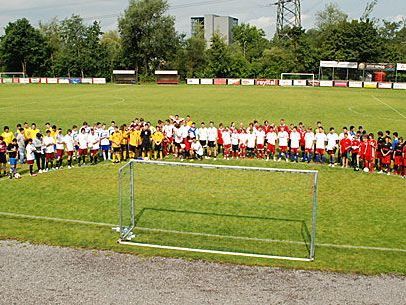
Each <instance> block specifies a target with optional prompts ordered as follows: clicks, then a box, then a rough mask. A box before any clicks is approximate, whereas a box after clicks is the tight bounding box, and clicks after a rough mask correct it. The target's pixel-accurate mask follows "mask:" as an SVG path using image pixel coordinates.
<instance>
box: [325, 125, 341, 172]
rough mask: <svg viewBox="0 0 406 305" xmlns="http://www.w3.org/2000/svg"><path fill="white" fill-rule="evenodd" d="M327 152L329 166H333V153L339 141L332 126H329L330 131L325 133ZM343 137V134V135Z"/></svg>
mask: <svg viewBox="0 0 406 305" xmlns="http://www.w3.org/2000/svg"><path fill="white" fill-rule="evenodd" d="M326 137H327V152H328V154H329V156H330V163H329V166H331V167H334V164H335V154H336V151H337V146H338V143H339V136H338V135H337V133H336V132H335V131H334V128H333V127H331V128H330V132H329V133H328V134H327V136H326ZM343 139H344V136H343Z"/></svg>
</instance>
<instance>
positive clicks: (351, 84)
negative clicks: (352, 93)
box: [348, 81, 363, 88]
mask: <svg viewBox="0 0 406 305" xmlns="http://www.w3.org/2000/svg"><path fill="white" fill-rule="evenodd" d="M362 86H363V83H362V82H358V81H349V82H348V87H350V88H362Z"/></svg>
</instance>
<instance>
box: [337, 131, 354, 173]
mask: <svg viewBox="0 0 406 305" xmlns="http://www.w3.org/2000/svg"><path fill="white" fill-rule="evenodd" d="M351 144H352V143H351V140H350V139H349V138H348V133H347V132H346V133H344V138H343V139H341V141H340V154H341V160H342V164H343V165H342V167H343V168H347V167H348V159H349V155H350V149H351Z"/></svg>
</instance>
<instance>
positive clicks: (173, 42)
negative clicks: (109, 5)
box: [118, 0, 179, 74]
mask: <svg viewBox="0 0 406 305" xmlns="http://www.w3.org/2000/svg"><path fill="white" fill-rule="evenodd" d="M167 10H168V3H167V1H166V0H130V3H129V7H128V8H127V9H126V10H125V12H124V15H123V17H121V18H120V19H119V21H118V27H119V32H120V35H121V39H122V47H123V53H124V56H125V57H126V60H127V62H126V64H127V65H128V67H133V68H135V70H136V71H137V72H138V71H140V72H143V73H145V74H150V73H151V71H153V70H154V69H155V68H156V67H158V66H159V65H165V63H166V62H167V61H170V60H171V59H173V57H174V56H175V54H176V50H177V48H178V47H179V37H178V35H177V33H176V31H175V18H174V17H173V16H168V15H166V12H167Z"/></svg>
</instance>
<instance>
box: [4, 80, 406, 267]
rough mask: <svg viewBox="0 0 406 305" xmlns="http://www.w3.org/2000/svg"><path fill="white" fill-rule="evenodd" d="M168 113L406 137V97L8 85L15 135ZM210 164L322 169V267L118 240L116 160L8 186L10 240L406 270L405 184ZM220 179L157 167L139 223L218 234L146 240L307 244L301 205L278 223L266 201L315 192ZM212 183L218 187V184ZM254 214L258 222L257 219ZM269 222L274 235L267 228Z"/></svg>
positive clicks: (7, 112)
mask: <svg viewBox="0 0 406 305" xmlns="http://www.w3.org/2000/svg"><path fill="white" fill-rule="evenodd" d="M170 114H180V115H181V116H185V115H191V117H192V119H193V120H195V121H196V123H200V122H201V121H205V122H206V123H207V122H208V121H210V120H213V121H215V123H216V124H218V123H220V122H223V123H224V124H225V125H228V124H229V123H230V122H232V121H234V122H236V123H237V124H239V122H243V123H244V124H245V125H247V124H248V123H249V122H250V121H253V120H258V121H264V120H266V119H267V120H269V121H270V122H274V123H276V124H277V123H278V122H279V120H280V119H281V118H285V119H286V121H287V122H288V123H291V122H294V123H298V122H299V121H302V122H303V123H304V124H305V125H306V126H315V125H316V122H317V121H321V122H322V123H323V125H324V126H325V128H329V127H331V126H333V127H335V128H336V129H337V130H340V129H341V128H342V127H343V126H349V125H355V126H356V127H358V125H363V126H364V127H365V129H366V130H368V131H371V132H374V133H376V132H377V131H378V130H384V131H385V130H390V131H392V132H393V131H398V132H399V134H400V135H401V136H406V92H404V91H392V90H387V91H386V90H366V89H362V90H361V89H342V88H280V87H275V88H265V87H223V86H220V87H212V86H210V87H204V86H196V87H193V86H191V87H188V86H178V87H158V86H155V85H145V86H114V85H107V86H86V85H81V86H74V85H69V86H63V85H61V86H58V85H56V86H52V85H48V86H41V85H27V86H15V85H2V86H0V124H1V125H2V126H3V125H9V126H10V127H11V128H12V129H13V130H14V129H15V125H16V124H17V123H24V122H25V121H27V122H28V123H31V122H36V123H37V125H38V127H39V128H40V129H43V126H44V124H45V123H46V122H50V123H51V124H56V125H57V126H58V127H62V128H64V129H65V130H66V129H67V128H70V127H71V126H72V125H73V124H76V125H80V124H81V123H82V122H83V121H87V122H89V123H90V124H92V123H94V122H97V121H100V122H105V123H107V124H109V122H110V121H111V120H115V121H116V122H117V123H118V124H121V123H128V122H130V121H131V120H132V119H133V118H135V117H143V118H144V119H146V120H150V121H151V122H152V123H156V121H157V120H158V119H166V118H167V117H168V116H169V115H170ZM204 162H205V163H211V164H223V165H237V166H256V167H283V168H292V169H305V170H307V169H310V170H318V171H319V200H318V215H317V235H316V259H315V261H314V262H310V263H309V262H291V261H280V260H278V261H276V260H269V259H260V258H248V257H236V256H224V255H215V254H205V253H189V252H180V251H169V250H165V249H147V248H138V247H130V246H126V245H119V244H117V243H116V241H117V239H118V234H117V233H116V232H114V231H112V230H111V225H117V223H118V205H117V197H118V195H117V189H118V179H117V173H118V168H119V167H118V166H117V165H113V164H110V163H102V164H99V165H97V166H94V167H90V166H89V167H84V168H74V169H71V170H65V169H63V170H60V171H55V172H51V173H47V174H43V175H39V176H38V177H33V178H31V177H28V176H27V175H24V173H23V178H22V179H21V180H11V181H9V180H7V179H1V180H0V190H1V192H0V238H2V239H18V240H24V241H30V242H35V243H46V244H50V245H60V246H70V247H83V248H94V249H111V250H114V251H119V252H128V253H137V254H140V255H147V256H151V255H161V256H172V257H182V258H186V259H205V260H211V261H220V262H228V263H238V264H249V265H251V264H252V265H264V266H280V267H288V268H303V269H319V270H334V271H343V272H360V273H366V274H377V273H397V274H403V275H405V274H406V264H405V262H406V196H405V193H406V192H405V189H406V185H405V180H402V179H400V178H399V177H393V176H389V177H388V176H382V175H378V174H365V173H355V172H353V171H352V170H350V169H348V170H347V169H346V170H344V169H341V168H329V167H328V166H317V165H314V164H311V165H305V164H291V163H286V164H285V163H283V164H281V163H275V162H265V161H262V160H234V161H232V160H227V161H225V160H220V159H219V160H217V161H213V160H211V161H204ZM23 170H24V169H23ZM193 175H196V177H195V176H193ZM217 175H218V176H217V177H214V178H212V179H210V178H209V177H207V176H205V173H203V172H202V173H200V174H199V171H195V172H194V173H188V174H185V175H183V176H181V177H179V178H177V177H176V175H174V173H171V172H170V171H169V172H168V171H167V170H166V171H165V170H162V171H159V170H158V171H157V172H154V171H152V172H150V173H149V175H147V176H146V177H147V181H146V182H143V183H142V185H143V186H145V187H143V188H142V190H141V193H140V196H143V197H144V198H145V199H146V200H147V199H148V200H149V201H148V206H145V207H141V208H143V210H140V211H138V212H139V214H138V216H139V219H138V220H139V222H140V224H141V225H142V226H143V227H144V226H145V227H153V228H157V229H166V230H172V231H182V230H186V231H189V232H190V231H193V232H195V233H199V232H201V233H208V234H211V235H212V236H215V237H216V238H212V239H211V240H208V239H207V238H205V237H204V236H202V235H197V234H196V235H192V236H191V235H187V234H183V235H182V234H178V235H176V236H175V235H171V234H169V233H167V232H166V233H162V232H159V231H154V232H150V233H149V235H144V236H145V240H146V241H149V240H150V239H155V240H162V241H163V242H165V243H171V242H176V243H177V244H179V245H187V246H190V247H196V248H199V247H201V245H202V244H204V243H207V245H205V247H210V246H216V247H217V248H222V249H226V250H230V249H231V250H240V251H251V252H257V253H263V254H266V253H268V252H269V251H271V249H270V248H272V246H273V245H269V244H264V243H263V240H265V239H267V238H273V239H285V238H286V236H284V235H283V233H285V234H291V235H292V236H290V237H291V238H292V239H296V238H297V240H299V239H300V238H301V236H300V235H301V228H300V226H301V225H300V224H299V225H298V228H295V226H296V224H295V222H291V224H292V225H291V226H290V227H292V228H293V229H292V231H290V232H291V233H289V232H288V230H287V229H286V228H287V227H286V224H287V222H286V221H284V220H286V219H299V218H300V215H297V213H300V209H296V210H295V211H293V210H289V209H290V207H291V206H292V205H289V204H286V209H285V210H284V213H286V214H285V215H283V216H284V218H283V219H279V220H278V221H274V220H272V219H271V218H270V217H268V216H269V215H270V214H271V213H269V211H268V210H267V206H266V205H264V204H263V202H264V200H265V199H268V197H271V198H270V199H275V198H272V196H275V195H273V194H275V193H276V194H278V192H280V193H279V194H281V196H282V194H283V188H287V189H288V188H289V191H291V192H293V193H294V194H296V195H298V196H296V198H297V200H296V201H295V206H297V205H298V204H299V203H300V194H301V191H303V192H306V191H307V189H306V187H304V186H303V187H301V186H300V183H298V182H297V181H291V180H289V179H286V180H285V179H281V180H284V181H285V182H284V183H283V182H282V181H278V180H274V179H270V181H269V186H267V185H266V183H264V181H267V177H263V176H262V175H259V174H258V175H257V176H250V177H244V179H246V180H247V181H246V183H241V184H239V183H240V182H241V180H240V179H236V178H235V176H232V177H231V176H228V175H227V174H217ZM177 179H179V180H177ZM188 179H191V180H192V181H191V182H190V184H188V188H193V190H190V189H189V190H188V191H189V192H191V194H192V195H191V196H192V197H193V200H191V201H189V202H188V203H187V205H186V204H185V202H184V200H182V198H180V197H179V194H178V193H179V188H178V185H179V183H180V182H184V181H185V180H188ZM213 181H216V182H217V183H215V185H213ZM152 182H153V183H152ZM230 184H231V185H233V186H234V189H235V188H238V189H239V191H240V192H242V193H243V194H244V195H241V194H240V195H239V196H237V197H236V198H231V199H232V204H230V205H227V204H221V203H222V202H223V201H224V200H225V199H224V198H227V199H230V196H228V195H229V194H230V193H232V191H233V188H230V187H229V185H230ZM222 185H224V194H223V197H224V198H223V199H224V200H223V201H222V202H216V204H214V203H213V200H210V196H211V195H213V193H215V192H213V190H214V189H215V190H216V192H218V193H221V190H222ZM193 186H195V187H196V188H197V189H196V188H194V187H193ZM211 191H212V192H211ZM181 193H184V192H183V191H182V192H181ZM247 194H248V195H247ZM251 194H252V195H251ZM269 194H270V195H269ZM277 197H278V196H277ZM218 198H220V197H218ZM292 198H293V197H292ZM276 199H277V198H276ZM225 202H226V203H227V202H228V201H227V200H225ZM285 202H288V203H289V200H288V199H286V201H285ZM236 207H237V211H236ZM298 211H299V212H298ZM22 215H25V216H26V217H23V216H22ZM230 215H231V216H230ZM37 216H38V218H36V217H37ZM236 216H244V217H245V218H244V217H236ZM252 216H258V217H257V218H255V219H254V218H249V217H252ZM41 217H42V218H41ZM63 220H67V221H63ZM196 224H199V225H196ZM270 227H272V230H266V229H267V228H270ZM228 231H234V232H231V233H230V232H228ZM236 231H238V234H239V235H241V236H243V237H244V236H245V237H248V236H249V237H250V238H258V239H260V241H258V240H253V239H246V240H244V239H237V238H236V239H224V238H222V237H221V236H223V235H230V234H231V235H233V234H234V233H235V232H236ZM174 234H175V233H174ZM235 234H237V233H235ZM219 236H220V237H219ZM206 237H207V236H206ZM268 248H269V249H268ZM280 250H281V251H284V250H286V249H284V248H280ZM288 251H297V252H299V253H298V254H297V255H301V254H302V253H300V252H301V251H305V249H303V247H302V246H300V247H294V249H293V250H289V249H288ZM281 253H282V252H281ZM278 254H279V253H278Z"/></svg>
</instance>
